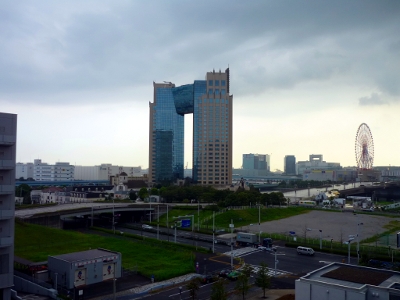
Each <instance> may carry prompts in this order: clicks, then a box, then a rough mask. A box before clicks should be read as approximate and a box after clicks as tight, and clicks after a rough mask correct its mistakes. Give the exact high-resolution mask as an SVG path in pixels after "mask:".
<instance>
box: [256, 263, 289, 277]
mask: <svg viewBox="0 0 400 300" xmlns="http://www.w3.org/2000/svg"><path fill="white" fill-rule="evenodd" d="M250 266H251V271H252V273H253V274H257V273H258V271H259V270H260V269H261V266H255V265H250ZM267 274H268V276H270V277H275V276H280V275H288V274H290V273H289V272H286V271H282V270H276V272H275V270H274V269H271V268H267Z"/></svg>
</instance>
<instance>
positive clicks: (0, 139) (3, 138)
mask: <svg viewBox="0 0 400 300" xmlns="http://www.w3.org/2000/svg"><path fill="white" fill-rule="evenodd" d="M16 140H17V137H16V136H15V135H6V134H0V145H14V144H15V142H16Z"/></svg>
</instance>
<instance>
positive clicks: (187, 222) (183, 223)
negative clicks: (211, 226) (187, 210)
mask: <svg viewBox="0 0 400 300" xmlns="http://www.w3.org/2000/svg"><path fill="white" fill-rule="evenodd" d="M191 225H192V222H191V220H190V219H185V220H182V221H181V227H182V228H189V227H190V226H191Z"/></svg>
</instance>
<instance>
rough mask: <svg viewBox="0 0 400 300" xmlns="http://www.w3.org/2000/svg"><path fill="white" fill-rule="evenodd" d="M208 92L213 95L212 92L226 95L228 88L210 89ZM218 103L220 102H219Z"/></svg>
mask: <svg viewBox="0 0 400 300" xmlns="http://www.w3.org/2000/svg"><path fill="white" fill-rule="evenodd" d="M208 94H209V95H212V94H216V95H218V94H221V95H226V90H225V89H221V90H220V89H208ZM215 100H217V99H215ZM221 100H223V99H221ZM217 103H218V102H217ZM221 103H223V102H221ZM227 104H228V103H227Z"/></svg>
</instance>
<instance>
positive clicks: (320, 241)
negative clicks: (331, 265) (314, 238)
mask: <svg viewBox="0 0 400 300" xmlns="http://www.w3.org/2000/svg"><path fill="white" fill-rule="evenodd" d="M319 249H320V250H321V249H322V230H321V229H320V230H319Z"/></svg>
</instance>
